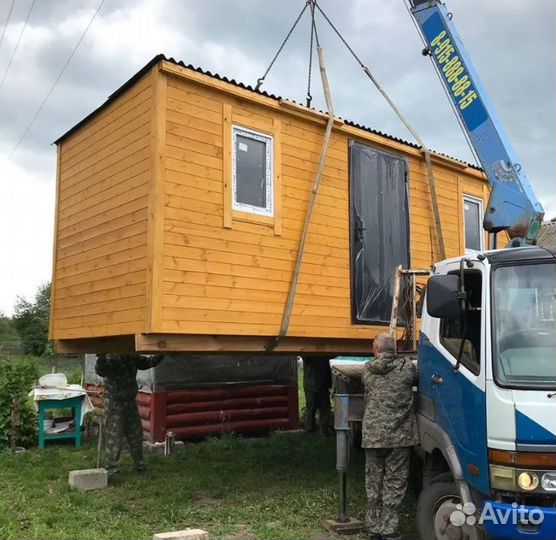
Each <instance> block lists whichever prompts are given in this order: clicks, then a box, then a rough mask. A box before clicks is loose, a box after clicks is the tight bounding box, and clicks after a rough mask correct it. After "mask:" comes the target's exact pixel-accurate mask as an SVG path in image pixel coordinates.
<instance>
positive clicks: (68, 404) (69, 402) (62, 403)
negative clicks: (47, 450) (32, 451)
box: [37, 396, 83, 448]
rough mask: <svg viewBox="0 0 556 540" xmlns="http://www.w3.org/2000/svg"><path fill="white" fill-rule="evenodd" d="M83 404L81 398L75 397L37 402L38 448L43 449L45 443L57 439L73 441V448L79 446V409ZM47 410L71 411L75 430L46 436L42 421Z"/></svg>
mask: <svg viewBox="0 0 556 540" xmlns="http://www.w3.org/2000/svg"><path fill="white" fill-rule="evenodd" d="M82 404H83V396H76V397H72V398H68V399H42V400H39V401H37V407H38V409H39V448H44V444H45V442H46V441H53V440H57V439H74V440H75V446H77V447H78V448H79V447H80V446H81V407H82ZM49 409H72V410H73V421H74V423H75V428H74V430H73V431H64V432H63V433H53V434H50V435H49V434H47V433H46V432H45V429H44V420H45V417H46V411H47V410H49Z"/></svg>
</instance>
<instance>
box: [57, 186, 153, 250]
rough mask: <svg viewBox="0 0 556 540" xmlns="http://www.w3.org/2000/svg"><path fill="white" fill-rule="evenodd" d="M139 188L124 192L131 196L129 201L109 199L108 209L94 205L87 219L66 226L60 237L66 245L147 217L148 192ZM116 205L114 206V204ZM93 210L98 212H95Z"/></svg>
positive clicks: (127, 196)
mask: <svg viewBox="0 0 556 540" xmlns="http://www.w3.org/2000/svg"><path fill="white" fill-rule="evenodd" d="M137 191H138V190H134V191H130V192H129V193H126V194H124V195H125V196H126V197H125V198H130V199H131V200H130V201H129V202H122V201H118V202H122V204H117V202H113V201H114V200H109V201H107V202H110V203H111V204H110V205H109V206H107V208H106V209H103V208H102V207H100V206H98V207H93V208H91V209H90V210H88V211H87V212H84V214H89V215H87V216H86V217H85V219H83V220H81V221H78V222H76V223H74V224H68V225H67V226H64V229H63V231H60V238H61V239H62V238H63V240H64V242H65V245H69V244H73V243H74V242H75V241H76V240H78V239H79V238H82V239H85V238H91V237H94V236H99V235H100V234H103V233H104V232H106V231H110V230H114V229H118V228H120V226H122V224H128V223H136V222H137V221H143V220H144V219H146V218H147V208H146V198H147V194H146V193H140V192H139V193H138V192H137ZM113 205H114V206H113ZM93 212H96V213H95V214H93Z"/></svg>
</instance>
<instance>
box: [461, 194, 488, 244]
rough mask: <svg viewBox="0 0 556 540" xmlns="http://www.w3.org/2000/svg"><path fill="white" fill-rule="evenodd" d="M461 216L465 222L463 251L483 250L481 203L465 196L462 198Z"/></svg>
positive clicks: (479, 200)
mask: <svg viewBox="0 0 556 540" xmlns="http://www.w3.org/2000/svg"><path fill="white" fill-rule="evenodd" d="M463 215H464V220H465V221H464V229H465V250H466V251H481V250H483V249H484V245H483V237H484V234H483V225H482V219H483V201H482V200H481V199H477V198H475V197H469V196H468V195H465V197H463Z"/></svg>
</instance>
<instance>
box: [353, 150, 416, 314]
mask: <svg viewBox="0 0 556 540" xmlns="http://www.w3.org/2000/svg"><path fill="white" fill-rule="evenodd" d="M349 175H350V243H351V246H350V247H351V312H352V322H353V323H355V324H388V323H389V322H390V312H391V309H392V296H393V287H394V272H395V269H396V267H397V266H398V265H400V264H401V265H402V267H403V268H409V209H408V186H407V163H406V161H405V160H404V159H402V158H400V157H397V156H394V155H392V154H388V153H385V152H381V151H378V150H376V149H374V148H371V147H369V146H366V145H363V144H360V143H357V142H354V141H351V142H350V171H349Z"/></svg>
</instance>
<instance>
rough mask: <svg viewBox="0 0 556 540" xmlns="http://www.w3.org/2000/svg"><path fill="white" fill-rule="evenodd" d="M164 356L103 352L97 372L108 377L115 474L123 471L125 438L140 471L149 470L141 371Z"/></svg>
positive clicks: (109, 445)
mask: <svg viewBox="0 0 556 540" xmlns="http://www.w3.org/2000/svg"><path fill="white" fill-rule="evenodd" d="M161 360H162V356H153V357H148V356H141V355H137V354H99V355H97V362H96V366H95V371H96V372H97V375H99V376H100V377H103V378H104V388H105V405H104V407H105V415H106V416H105V434H106V458H107V465H106V470H107V471H108V474H109V475H113V474H115V473H117V472H119V470H120V453H121V450H122V443H123V439H124V437H125V438H126V440H127V444H128V447H129V453H130V454H131V457H132V459H133V462H134V464H135V469H136V470H137V472H144V471H145V470H146V468H147V467H146V465H145V461H144V459H143V427H142V426H141V418H140V417H139V409H138V407H137V402H136V401H135V398H136V396H137V390H138V388H137V370H138V369H149V368H151V367H154V366H156V365H157V364H159V363H160V361H161Z"/></svg>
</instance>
